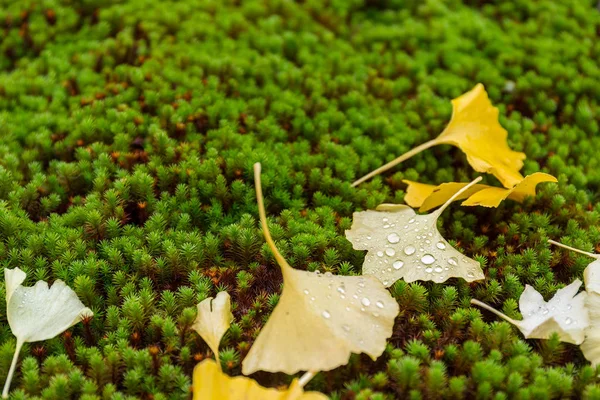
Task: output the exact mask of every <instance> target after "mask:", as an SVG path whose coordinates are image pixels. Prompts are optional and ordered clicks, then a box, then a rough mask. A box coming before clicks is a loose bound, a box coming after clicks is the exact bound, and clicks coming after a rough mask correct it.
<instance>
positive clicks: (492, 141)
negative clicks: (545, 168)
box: [352, 83, 525, 188]
mask: <svg viewBox="0 0 600 400" xmlns="http://www.w3.org/2000/svg"><path fill="white" fill-rule="evenodd" d="M507 136H508V132H507V131H506V129H504V128H503V127H502V125H500V123H499V122H498V109H497V108H496V107H494V106H493V105H492V103H491V102H490V99H489V98H488V95H487V93H486V91H485V88H484V87H483V85H482V84H481V83H478V84H477V85H476V86H475V87H474V88H473V89H472V90H470V91H469V92H467V93H465V94H463V95H461V96H459V97H457V98H456V99H454V100H452V118H451V119H450V122H449V123H448V126H446V129H444V131H443V132H442V133H441V134H440V135H439V136H438V137H437V138H435V139H432V140H430V141H428V142H425V143H423V144H421V145H419V146H417V147H415V148H413V149H412V150H410V151H408V152H406V153H404V154H403V155H401V156H400V157H398V158H396V159H395V160H393V161H390V162H389V163H387V164H385V165H383V166H381V167H379V168H377V169H375V170H373V171H371V172H370V173H368V174H367V175H365V176H363V177H362V178H360V179H358V180H357V181H355V182H354V183H353V184H352V186H357V185H360V184H361V183H362V182H364V181H366V180H368V179H371V178H372V177H373V176H375V175H378V174H380V173H382V172H384V171H387V170H388V169H390V168H392V167H394V166H396V165H398V164H400V163H401V162H403V161H405V160H407V159H409V158H411V157H412V156H414V155H415V154H418V153H420V152H422V151H423V150H425V149H428V148H430V147H433V146H437V145H440V144H450V145H453V146H456V147H458V148H459V149H461V150H462V151H463V152H464V153H465V154H466V155H467V161H468V162H469V164H471V166H472V167H473V169H475V170H476V171H478V172H485V173H488V174H493V175H494V176H495V177H496V178H498V179H499V180H500V182H502V184H503V185H504V186H505V187H507V188H512V187H513V186H514V185H516V184H517V183H519V182H521V181H522V180H523V176H522V175H521V174H520V173H519V170H520V169H521V168H522V167H523V160H524V159H525V154H524V153H520V152H517V151H513V150H511V149H510V147H508V144H507V142H506V139H507Z"/></svg>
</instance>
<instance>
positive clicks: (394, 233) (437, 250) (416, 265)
mask: <svg viewBox="0 0 600 400" xmlns="http://www.w3.org/2000/svg"><path fill="white" fill-rule="evenodd" d="M480 180H481V177H478V178H477V179H475V180H474V181H472V182H471V183H469V184H466V185H465V186H464V187H462V188H461V189H460V190H459V191H458V192H456V193H454V195H453V196H452V197H451V198H450V199H448V200H447V201H446V203H444V204H443V205H442V207H440V208H439V209H437V210H436V211H434V212H432V213H431V214H425V215H417V214H416V213H415V211H414V210H413V209H412V208H410V207H408V206H405V205H395V204H381V205H379V206H378V207H377V209H376V210H375V211H373V210H368V211H361V212H355V213H354V216H353V222H352V227H351V229H350V230H347V231H346V238H348V240H349V241H350V242H351V243H352V245H353V247H354V249H356V250H368V252H367V255H366V256H365V261H364V263H363V274H368V275H374V276H376V277H377V278H378V279H379V280H380V281H381V282H383V284H384V285H385V286H391V285H392V284H393V283H394V282H396V281H397V280H398V279H402V278H404V280H405V281H407V282H413V281H418V280H419V281H435V282H444V281H445V280H447V279H449V278H451V277H460V278H463V279H465V280H466V281H468V282H472V281H475V280H479V279H484V275H483V271H482V270H481V266H480V264H479V263H478V262H477V261H475V260H473V259H471V258H468V257H466V256H465V255H463V254H462V253H460V252H459V251H458V250H456V249H455V248H453V247H452V246H451V245H450V243H448V242H447V241H446V239H444V238H443V237H442V235H441V233H440V232H439V231H438V229H437V220H438V218H439V217H440V215H441V214H442V212H444V210H445V209H446V207H448V206H449V205H450V203H451V202H452V201H453V200H454V199H455V198H457V197H459V196H461V195H462V193H463V192H465V191H468V190H469V189H470V188H471V187H472V186H473V185H475V184H476V183H477V182H479V181H480Z"/></svg>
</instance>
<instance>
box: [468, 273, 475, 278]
mask: <svg viewBox="0 0 600 400" xmlns="http://www.w3.org/2000/svg"><path fill="white" fill-rule="evenodd" d="M467 277H468V278H474V277H475V275H474V274H473V272H472V271H469V272H467Z"/></svg>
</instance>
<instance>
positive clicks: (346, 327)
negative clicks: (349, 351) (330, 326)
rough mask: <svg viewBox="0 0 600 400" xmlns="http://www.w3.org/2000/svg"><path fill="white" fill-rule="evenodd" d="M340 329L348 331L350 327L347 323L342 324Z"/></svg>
mask: <svg viewBox="0 0 600 400" xmlns="http://www.w3.org/2000/svg"><path fill="white" fill-rule="evenodd" d="M342 329H343V330H344V331H346V332H350V327H349V326H348V325H342Z"/></svg>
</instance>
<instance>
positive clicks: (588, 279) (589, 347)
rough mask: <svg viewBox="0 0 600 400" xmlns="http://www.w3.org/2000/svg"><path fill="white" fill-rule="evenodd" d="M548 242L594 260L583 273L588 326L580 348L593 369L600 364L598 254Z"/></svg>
mask: <svg viewBox="0 0 600 400" xmlns="http://www.w3.org/2000/svg"><path fill="white" fill-rule="evenodd" d="M548 242H549V243H551V244H553V245H556V246H559V247H563V248H565V249H568V250H571V251H574V252H577V253H580V254H584V255H586V256H588V257H591V258H594V259H595V260H594V261H592V262H591V263H590V264H589V265H588V266H587V267H586V268H585V271H583V280H584V282H585V290H586V292H587V296H586V302H585V305H586V308H587V312H588V314H589V326H588V328H587V329H586V330H585V340H584V341H583V343H581V346H580V348H581V352H582V353H583V355H584V357H585V358H586V359H588V360H589V361H590V362H591V363H592V366H594V367H595V366H596V365H598V364H600V254H594V253H588V252H587V251H583V250H579V249H576V248H574V247H571V246H567V245H564V244H562V243H559V242H555V241H554V240H548Z"/></svg>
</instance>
